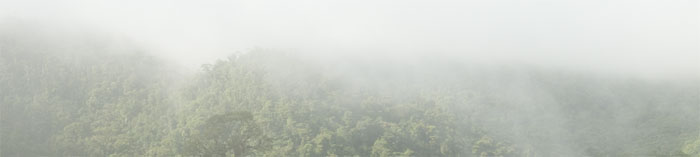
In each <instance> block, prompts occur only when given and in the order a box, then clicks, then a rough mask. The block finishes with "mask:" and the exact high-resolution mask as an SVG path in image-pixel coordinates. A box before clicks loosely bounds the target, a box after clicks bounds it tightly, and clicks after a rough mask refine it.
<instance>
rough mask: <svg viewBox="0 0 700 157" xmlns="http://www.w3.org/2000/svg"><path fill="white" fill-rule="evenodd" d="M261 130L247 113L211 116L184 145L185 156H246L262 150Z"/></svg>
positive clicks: (262, 136) (262, 138) (263, 140)
mask: <svg viewBox="0 0 700 157" xmlns="http://www.w3.org/2000/svg"><path fill="white" fill-rule="evenodd" d="M264 142H265V139H264V135H263V131H262V130H261V129H260V127H258V125H257V124H256V123H255V120H254V118H253V114H251V113H250V112H247V111H240V112H230V113H226V114H219V115H214V116H212V117H210V118H209V119H207V121H206V122H205V124H204V125H203V126H201V129H200V132H199V134H196V135H194V136H193V137H192V138H191V139H190V140H189V141H188V142H187V145H186V146H185V150H184V152H183V155H187V156H221V157H224V156H230V155H234V156H237V157H241V156H247V155H250V154H252V153H253V152H254V151H256V150H261V149H262V148H264V147H263V146H264V144H265V143H264Z"/></svg>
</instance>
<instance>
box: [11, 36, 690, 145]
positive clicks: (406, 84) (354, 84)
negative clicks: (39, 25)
mask: <svg viewBox="0 0 700 157" xmlns="http://www.w3.org/2000/svg"><path fill="white" fill-rule="evenodd" d="M0 44H2V45H0V47H1V48H2V51H0V89H1V90H0V105H2V106H1V109H2V110H0V124H2V125H0V156H504V157H508V156H624V155H626V154H634V155H636V154H645V155H648V154H651V153H654V152H651V151H650V150H653V151H656V152H658V153H656V155H658V154H664V155H668V154H669V153H668V152H679V151H680V152H682V153H684V154H685V155H688V156H692V155H695V156H697V155H698V152H699V151H700V150H698V148H700V137H698V138H694V139H691V140H690V141H688V139H687V138H686V137H688V136H678V135H679V134H682V135H687V134H692V133H695V132H697V131H698V130H697V128H696V126H688V125H687V124H688V122H690V123H691V124H698V123H700V122H699V120H697V115H692V114H693V113H692V112H690V113H689V112H687V111H693V110H695V111H698V110H700V107H699V106H697V104H700V102H698V101H699V100H697V94H698V92H697V90H696V89H698V87H697V86H698V85H697V84H693V83H686V84H682V86H670V85H668V86H667V85H666V84H664V86H661V87H664V88H660V86H659V85H657V84H654V83H647V82H639V81H637V82H635V81H629V82H628V81H619V82H616V81H615V80H611V81H610V80H609V81H599V80H596V79H590V78H585V77H578V76H575V75H567V74H556V75H554V74H551V73H545V74H537V73H536V72H533V74H529V75H527V78H532V80H527V79H524V80H525V81H523V80H518V79H522V78H514V77H518V76H512V75H514V74H513V73H515V72H512V71H504V72H499V71H496V72H493V73H495V74H492V73H479V72H471V71H460V70H455V71H441V69H444V68H443V67H439V65H440V64H437V63H434V64H436V65H434V66H436V68H435V69H431V68H430V67H414V68H415V69H413V70H406V69H402V68H398V69H397V68H391V67H390V66H369V65H355V64H349V65H350V66H343V65H346V64H342V63H338V64H337V65H336V66H335V67H333V66H331V67H324V68H320V67H318V66H316V65H314V64H312V63H311V62H309V61H307V60H305V59H304V58H302V57H299V56H294V55H290V54H285V53H275V52H270V51H264V50H254V51H252V52H249V53H246V54H242V55H239V56H236V57H230V58H229V59H228V60H223V61H218V62H216V63H214V64H211V65H204V66H202V70H201V71H200V72H198V73H196V74H193V76H191V77H182V76H176V77H174V76H172V75H174V74H172V73H170V72H171V71H172V69H170V67H168V66H166V65H164V64H162V63H160V62H159V61H158V60H155V59H153V58H151V57H149V56H146V55H142V54H139V53H135V52H131V51H129V52H124V53H121V52H120V53H67V54H69V55H66V53H65V52H63V51H72V50H73V49H68V50H60V51H59V50H53V49H50V48H46V47H51V46H46V47H37V48H27V46H26V45H22V44H17V43H15V44H11V43H8V42H0ZM54 51H56V52H54ZM86 51H95V52H102V51H108V50H105V49H102V48H100V47H96V48H94V49H89V50H86ZM425 65H431V64H428V63H426V64H425ZM480 75H485V76H480ZM172 78H183V79H182V80H177V79H172ZM477 78H485V79H477ZM493 78H499V79H502V80H498V79H493ZM528 81H529V82H528ZM513 82H518V83H521V84H526V85H519V84H516V83H513ZM522 82H526V83H522ZM516 85H519V87H518V88H524V89H525V88H526V87H527V88H532V89H528V90H523V89H513V88H512V87H510V86H516ZM501 86H503V87H501ZM523 86H525V87H523ZM535 87H537V88H535ZM601 89H604V90H601ZM522 91H525V92H522ZM658 93H667V94H658ZM543 97H544V98H543ZM617 97H621V98H617ZM623 98H624V99H623ZM666 105H673V106H674V107H665V106H666ZM627 110H635V111H636V112H623V111H627ZM683 111H686V112H683ZM695 114H697V112H695ZM693 118H695V119H693ZM684 122H685V123H684ZM544 126H546V127H544ZM686 141H688V142H686ZM684 142H685V143H684ZM683 144H684V146H683V147H682V148H681V149H680V150H678V148H677V147H674V146H678V145H683ZM603 146H604V147H603ZM657 150H658V151H657ZM650 152H651V153H650ZM634 155H633V156H634Z"/></svg>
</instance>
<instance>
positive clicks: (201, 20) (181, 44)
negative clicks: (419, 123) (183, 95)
mask: <svg viewBox="0 0 700 157" xmlns="http://www.w3.org/2000/svg"><path fill="white" fill-rule="evenodd" d="M699 10H700V3H699V0H585V1H562V0H525V1H516V0H478V1H417V0H402V1H384V0H343V1H335V0H325V1H320V0H319V1H311V0H300V1H290V0H274V1H267V0H240V1H237V0H196V1H184V0H171V1H168V0H113V1H102V0H0V20H6V19H20V20H29V21H40V22H41V23H43V24H46V25H62V26H67V27H73V26H76V27H77V26H81V27H90V28H95V29H98V30H102V31H105V32H109V33H112V34H114V35H121V36H126V37H128V38H131V39H133V40H136V41H137V42H140V43H142V44H144V45H146V46H148V47H150V48H152V49H154V50H157V51H156V52H158V53H159V54H160V55H162V56H164V57H165V58H168V59H171V60H175V61H178V62H180V63H183V64H186V65H190V66H197V65H199V64H202V63H206V62H211V61H214V60H216V59H218V58H223V57H226V56H227V55H229V54H231V53H233V52H235V51H246V50H248V49H251V48H253V47H262V48H273V49H281V50H290V51H298V52H309V53H315V54H318V55H324V56H330V55H339V54H344V55H348V54H357V55H360V56H372V55H370V54H373V55H376V54H382V55H388V56H395V57H397V58H401V57H408V56H415V55H416V54H420V55H434V54H435V55H445V56H449V57H453V58H455V57H456V58H460V57H461V58H465V59H467V58H468V59H470V60H481V61H488V62H518V63H528V64H540V65H551V66H561V67H573V68H583V69H594V70H612V71H617V70H621V71H636V72H652V73H656V72H671V73H695V74H699V73H700V22H699V21H700V11H699ZM658 74H661V73H658Z"/></svg>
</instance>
